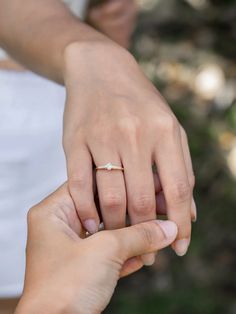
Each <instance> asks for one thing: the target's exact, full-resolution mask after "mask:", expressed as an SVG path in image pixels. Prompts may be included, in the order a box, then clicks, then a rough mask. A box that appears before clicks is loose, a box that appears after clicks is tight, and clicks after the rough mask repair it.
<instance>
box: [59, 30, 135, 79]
mask: <svg viewBox="0 0 236 314" xmlns="http://www.w3.org/2000/svg"><path fill="white" fill-rule="evenodd" d="M120 59H122V60H125V59H126V60H127V62H129V64H131V63H135V64H137V62H136V60H135V59H134V57H133V56H132V54H131V53H130V52H129V51H128V50H126V49H125V48H123V47H121V46H119V45H118V44H116V43H115V42H113V41H111V40H110V39H108V38H106V37H105V36H102V37H101V38H97V39H96V40H90V41H81V42H73V43H70V44H69V45H67V46H66V47H65V49H64V52H63V77H64V82H65V85H66V83H67V81H68V78H69V79H70V77H71V74H75V75H76V74H80V73H83V72H87V71H89V68H90V66H91V64H94V65H95V66H96V68H97V69H98V71H99V67H100V66H101V63H102V62H104V63H108V62H109V60H112V62H114V63H116V62H117V61H118V60H120ZM118 62H119V61H118ZM104 65H105V64H104ZM111 74H113V73H111Z"/></svg>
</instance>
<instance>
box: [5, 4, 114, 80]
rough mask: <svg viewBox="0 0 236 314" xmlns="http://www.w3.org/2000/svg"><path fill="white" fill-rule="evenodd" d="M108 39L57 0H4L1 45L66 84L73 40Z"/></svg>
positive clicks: (38, 69) (27, 64) (30, 65)
mask: <svg viewBox="0 0 236 314" xmlns="http://www.w3.org/2000/svg"><path fill="white" fill-rule="evenodd" d="M90 41H109V39H108V38H107V37H105V36H104V35H102V34H100V33H99V32H97V31H96V30H94V29H93V28H91V27H89V26H88V25H86V24H84V23H83V22H81V21H79V19H77V18H76V17H75V16H73V14H72V13H70V11H69V9H67V7H66V6H65V5H64V4H63V3H62V2H60V1H58V0H40V1H35V0H24V4H22V1H21V0H2V1H1V4H0V46H2V47H3V48H4V49H5V50H6V51H7V52H8V53H9V54H10V55H11V56H12V57H14V59H16V60H18V61H19V62H20V63H21V64H23V65H25V66H26V67H27V68H29V69H31V70H32V71H34V72H36V73H38V74H40V75H43V76H46V77H48V78H49V79H52V80H55V81H57V82H59V83H61V84H63V83H64V77H63V66H64V51H65V48H66V47H67V46H68V45H69V44H71V43H73V42H81V43H83V42H90Z"/></svg>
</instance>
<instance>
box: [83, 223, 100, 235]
mask: <svg viewBox="0 0 236 314" xmlns="http://www.w3.org/2000/svg"><path fill="white" fill-rule="evenodd" d="M83 225H84V228H85V229H86V230H87V231H88V232H89V233H90V234H91V235H92V234H94V233H96V232H98V228H99V227H98V225H97V223H96V221H95V220H94V219H87V220H85V221H84V223H83Z"/></svg>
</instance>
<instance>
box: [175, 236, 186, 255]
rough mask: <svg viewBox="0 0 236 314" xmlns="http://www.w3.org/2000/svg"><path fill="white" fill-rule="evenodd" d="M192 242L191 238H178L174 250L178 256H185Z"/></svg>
mask: <svg viewBox="0 0 236 314" xmlns="http://www.w3.org/2000/svg"><path fill="white" fill-rule="evenodd" d="M189 243H190V238H186V239H181V240H177V241H176V242H175V243H174V250H175V253H176V254H177V255H178V256H183V255H185V254H186V253H187V250H188V247H189Z"/></svg>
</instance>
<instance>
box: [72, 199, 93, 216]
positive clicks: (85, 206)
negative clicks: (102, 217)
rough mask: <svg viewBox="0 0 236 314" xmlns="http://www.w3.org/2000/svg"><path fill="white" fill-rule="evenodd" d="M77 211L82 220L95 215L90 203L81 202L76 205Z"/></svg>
mask: <svg viewBox="0 0 236 314" xmlns="http://www.w3.org/2000/svg"><path fill="white" fill-rule="evenodd" d="M76 210H77V212H78V214H79V216H80V218H83V217H85V218H86V217H87V216H92V214H93V208H92V204H91V202H89V201H86V200H85V201H80V202H77V204H76Z"/></svg>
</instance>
